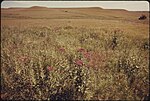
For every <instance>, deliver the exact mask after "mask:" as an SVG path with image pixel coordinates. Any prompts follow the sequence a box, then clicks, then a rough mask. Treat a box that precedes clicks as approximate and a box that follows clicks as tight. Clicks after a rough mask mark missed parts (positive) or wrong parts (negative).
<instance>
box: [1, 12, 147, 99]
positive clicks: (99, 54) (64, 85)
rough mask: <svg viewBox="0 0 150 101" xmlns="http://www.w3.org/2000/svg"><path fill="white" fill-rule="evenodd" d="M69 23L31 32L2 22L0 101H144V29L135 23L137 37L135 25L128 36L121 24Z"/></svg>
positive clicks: (145, 59)
mask: <svg viewBox="0 0 150 101" xmlns="http://www.w3.org/2000/svg"><path fill="white" fill-rule="evenodd" d="M67 13H68V12H67ZM116 19H117V18H116ZM2 20H3V19H2ZM5 20H7V19H5ZM13 21H14V20H13ZM36 21H38V20H36ZM16 22H17V19H16ZM106 22H107V20H106ZM71 23H72V20H70V22H69V24H62V25H59V26H48V25H45V26H44V25H43V26H38V25H37V26H36V25H34V26H30V27H29V26H19V25H14V26H13V25H11V24H12V23H11V24H8V23H4V22H3V21H2V26H1V93H2V94H1V98H2V99H4V100H144V99H146V98H147V96H148V94H149V36H148V33H149V32H148V27H145V25H146V26H147V23H144V24H143V23H138V24H139V25H138V26H141V27H140V28H141V29H140V28H139V29H138V31H137V30H133V29H134V28H135V29H136V27H135V26H134V24H133V22H130V23H132V24H133V25H132V24H130V23H128V24H129V26H131V28H129V30H127V29H128V28H127V27H124V25H123V24H122V23H120V25H118V26H120V28H119V27H118V28H111V27H107V26H103V27H102V26H101V27H87V26H86V27H84V26H80V27H78V25H77V26H75V25H73V24H71ZM108 23H109V22H108ZM111 24H112V25H113V23H111ZM115 24H116V23H115ZM124 24H125V23H124ZM25 25H27V24H25ZM56 25H57V23H56ZM88 25H90V24H88ZM143 26H144V27H143ZM143 29H145V30H144V31H143ZM132 32H133V33H136V32H137V33H138V34H133V33H132Z"/></svg>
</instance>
